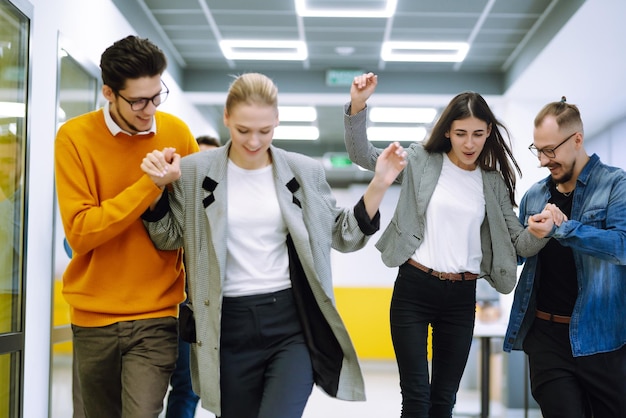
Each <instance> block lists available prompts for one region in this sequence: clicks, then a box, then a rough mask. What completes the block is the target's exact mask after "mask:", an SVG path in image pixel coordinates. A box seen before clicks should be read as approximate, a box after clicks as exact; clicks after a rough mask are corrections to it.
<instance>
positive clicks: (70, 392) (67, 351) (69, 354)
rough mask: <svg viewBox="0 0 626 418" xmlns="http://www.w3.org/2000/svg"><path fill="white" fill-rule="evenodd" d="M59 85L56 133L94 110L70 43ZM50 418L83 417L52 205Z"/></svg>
mask: <svg viewBox="0 0 626 418" xmlns="http://www.w3.org/2000/svg"><path fill="white" fill-rule="evenodd" d="M59 45H60V48H59V82H58V90H57V103H58V105H57V129H58V127H60V126H61V125H62V124H63V123H64V122H65V121H66V120H68V119H71V118H73V117H75V116H78V115H81V114H83V113H87V112H90V111H92V110H95V109H96V106H97V97H98V91H99V90H98V88H99V83H98V76H99V71H98V69H97V67H96V66H95V65H94V64H91V63H89V62H88V61H86V60H84V59H82V58H80V57H79V54H78V53H77V51H72V48H71V45H70V42H69V41H68V40H64V39H63V38H61V39H59ZM54 212H55V223H54V268H53V277H52V286H53V289H52V291H53V301H52V305H53V319H52V320H53V328H52V332H51V340H52V341H51V344H52V393H51V396H50V400H51V416H53V417H56V416H66V413H67V406H68V405H72V406H73V407H75V408H76V409H77V411H75V412H74V415H73V416H74V418H77V417H82V416H83V413H82V411H80V410H79V409H80V407H81V405H82V397H81V395H80V391H79V390H78V386H77V384H78V382H77V376H76V374H75V368H74V366H75V363H74V358H73V350H72V330H71V326H70V311H69V305H68V304H67V302H66V301H65V299H64V297H63V272H64V271H65V268H66V267H67V265H68V264H69V261H70V258H71V256H72V254H71V248H69V246H68V245H67V243H66V242H65V241H64V238H65V236H64V232H63V224H62V223H61V216H60V214H59V210H58V205H57V204H56V201H55V208H54Z"/></svg>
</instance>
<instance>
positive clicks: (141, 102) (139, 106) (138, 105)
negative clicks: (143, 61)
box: [115, 80, 170, 111]
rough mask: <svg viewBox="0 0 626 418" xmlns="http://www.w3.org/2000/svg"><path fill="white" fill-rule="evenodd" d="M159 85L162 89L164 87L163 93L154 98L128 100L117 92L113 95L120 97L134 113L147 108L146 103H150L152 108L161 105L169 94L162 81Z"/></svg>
mask: <svg viewBox="0 0 626 418" xmlns="http://www.w3.org/2000/svg"><path fill="white" fill-rule="evenodd" d="M161 84H163V87H165V91H162V92H161V93H159V94H155V95H154V96H152V97H150V98H141V99H137V100H128V99H127V98H126V97H124V96H122V95H121V94H120V93H119V92H115V94H116V95H117V96H119V97H121V98H122V99H124V101H125V102H126V103H128V104H129V105H130V108H131V109H132V110H134V111H138V110H144V109H145V108H146V107H148V103H150V102H152V104H153V105H154V107H158V106H159V105H160V104H161V103H163V102H164V101H165V100H167V95H168V94H170V89H168V88H167V86H166V85H165V83H164V82H163V80H161Z"/></svg>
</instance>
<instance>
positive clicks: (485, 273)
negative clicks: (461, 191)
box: [344, 103, 548, 293]
mask: <svg viewBox="0 0 626 418" xmlns="http://www.w3.org/2000/svg"><path fill="white" fill-rule="evenodd" d="M366 113H367V109H364V110H362V111H361V112H359V113H357V114H356V115H352V116H351V115H350V104H349V103H348V104H346V105H345V111H344V126H345V142H346V149H347V150H348V154H349V155H350V159H351V160H352V161H353V162H354V163H356V164H358V165H360V166H361V167H363V168H366V169H369V170H373V169H374V167H375V166H376V160H377V158H378V155H379V154H380V153H381V152H382V150H380V149H378V148H376V147H374V146H373V145H372V144H371V143H370V142H369V141H368V140H367V132H366ZM407 153H408V158H407V166H406V168H405V169H404V170H403V171H402V172H401V173H400V175H399V176H398V178H397V179H396V181H397V182H401V183H402V187H401V189H400V196H399V198H398V205H397V207H396V211H395V213H394V215H393V218H392V220H391V222H390V224H389V226H387V228H386V229H385V231H384V232H383V233H382V235H381V237H380V239H379V240H378V242H377V243H376V248H377V249H378V250H379V251H381V253H382V259H383V262H384V263H385V265H387V266H388V267H397V266H399V265H401V264H404V263H405V262H406V261H407V260H408V259H409V258H410V257H411V256H412V255H413V253H415V250H416V249H417V248H418V247H419V246H420V245H421V243H422V240H423V238H424V228H425V223H426V208H427V206H428V202H429V201H430V197H431V196H432V194H433V192H434V190H435V186H436V185H437V181H438V180H439V175H440V174H441V168H442V166H443V154H440V153H428V152H426V151H425V150H424V147H423V144H421V143H414V144H411V145H410V146H409V148H408V149H407ZM482 177H483V192H484V194H485V210H486V216H485V220H484V221H483V223H482V225H481V228H480V240H481V246H482V261H481V265H480V276H481V277H482V278H484V279H486V280H487V281H488V282H489V284H490V285H491V286H492V287H494V288H495V289H496V290H497V291H498V292H500V293H510V292H511V291H512V290H513V288H514V287H515V283H516V282H517V257H516V253H517V254H519V255H520V256H522V257H530V256H532V255H535V254H537V253H538V252H539V250H541V248H543V246H544V245H545V244H546V243H547V242H548V239H547V238H544V239H539V238H536V237H535V236H533V235H532V234H531V233H530V232H528V230H526V229H525V228H524V227H523V226H522V224H521V223H520V221H519V219H518V218H517V215H516V214H515V212H514V211H513V205H512V204H511V201H510V200H509V194H508V190H507V188H506V184H505V183H504V180H503V179H502V176H501V175H500V173H499V172H497V171H483V176H482Z"/></svg>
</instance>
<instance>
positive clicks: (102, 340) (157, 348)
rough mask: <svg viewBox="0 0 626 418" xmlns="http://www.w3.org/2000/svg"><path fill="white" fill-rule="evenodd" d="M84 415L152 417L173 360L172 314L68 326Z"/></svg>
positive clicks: (174, 323)
mask: <svg viewBox="0 0 626 418" xmlns="http://www.w3.org/2000/svg"><path fill="white" fill-rule="evenodd" d="M72 330H73V333H74V350H75V352H76V358H77V360H78V373H79V380H80V389H81V393H82V396H83V404H84V409H85V416H86V417H87V418H120V417H124V418H131V417H132V418H156V417H157V416H158V415H159V413H160V412H161V410H162V409H163V398H164V397H165V393H166V392H167V387H168V384H169V380H170V375H171V374H172V371H173V370H174V364H175V363H176V351H177V346H178V321H177V319H176V318H174V317H166V318H155V319H142V320H137V321H125V322H118V323H115V324H113V325H108V326H105V327H93V328H92V327H79V326H76V325H72Z"/></svg>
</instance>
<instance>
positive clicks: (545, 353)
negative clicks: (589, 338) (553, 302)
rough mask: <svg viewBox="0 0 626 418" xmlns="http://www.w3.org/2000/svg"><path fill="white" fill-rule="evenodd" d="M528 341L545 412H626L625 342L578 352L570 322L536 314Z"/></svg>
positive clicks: (580, 416)
mask: <svg viewBox="0 0 626 418" xmlns="http://www.w3.org/2000/svg"><path fill="white" fill-rule="evenodd" d="M523 347H524V351H525V352H526V354H528V362H529V366H530V367H529V368H530V385H531V391H532V394H533V397H534V398H535V400H536V401H537V403H538V404H539V407H540V408H541V413H542V414H543V416H544V417H545V418H559V417H563V418H591V417H592V416H593V417H595V418H624V417H626V346H623V347H622V348H621V349H619V350H616V351H611V352H609V353H599V354H594V355H591V356H581V357H574V356H573V355H572V349H571V344H570V340H569V325H568V324H557V323H553V322H550V321H545V320H543V319H535V321H534V323H533V326H532V327H531V328H530V330H529V331H528V334H527V335H526V338H525V339H524V344H523Z"/></svg>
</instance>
